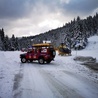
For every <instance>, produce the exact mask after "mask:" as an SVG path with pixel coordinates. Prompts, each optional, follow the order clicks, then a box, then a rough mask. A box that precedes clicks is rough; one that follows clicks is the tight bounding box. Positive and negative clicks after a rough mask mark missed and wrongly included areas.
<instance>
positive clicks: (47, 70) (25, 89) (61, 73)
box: [0, 36, 98, 98]
mask: <svg viewBox="0 0 98 98" xmlns="http://www.w3.org/2000/svg"><path fill="white" fill-rule="evenodd" d="M88 42H89V43H88V46H87V47H86V49H84V50H80V51H72V56H59V55H58V54H57V55H56V58H55V61H53V62H51V63H50V64H44V65H39V64H38V63H37V62H34V63H25V64H22V63H21V62H20V58H19V55H20V54H21V53H22V52H20V51H12V52H11V51H10V52H7V51H6V52H3V51H0V98H98V71H93V70H91V69H89V68H87V67H86V66H84V65H80V63H79V62H77V61H74V60H73V58H74V57H75V56H92V57H94V58H96V59H97V62H98V36H93V37H91V38H89V40H88Z"/></svg>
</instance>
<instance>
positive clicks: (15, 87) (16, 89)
mask: <svg viewBox="0 0 98 98" xmlns="http://www.w3.org/2000/svg"><path fill="white" fill-rule="evenodd" d="M22 78H23V65H22V64H20V69H19V73H17V74H15V77H14V84H13V98H19V96H20V95H21V93H22V91H21V89H20V86H21V81H22Z"/></svg>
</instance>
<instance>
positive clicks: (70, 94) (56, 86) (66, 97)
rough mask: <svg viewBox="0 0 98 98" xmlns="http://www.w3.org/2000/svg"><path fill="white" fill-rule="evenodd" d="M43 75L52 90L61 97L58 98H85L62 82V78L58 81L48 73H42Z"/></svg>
mask: <svg viewBox="0 0 98 98" xmlns="http://www.w3.org/2000/svg"><path fill="white" fill-rule="evenodd" d="M41 73H42V74H43V77H44V78H45V80H46V82H47V83H48V85H49V87H50V89H51V90H52V91H53V92H55V93H54V94H56V93H57V95H59V96H58V97H57V98H83V97H82V96H81V95H80V94H78V93H77V92H76V91H75V90H74V89H72V88H71V87H69V86H67V84H64V83H63V82H61V81H60V77H59V79H57V78H55V77H54V76H53V75H51V74H50V73H48V72H46V71H41ZM60 96H61V97H60Z"/></svg>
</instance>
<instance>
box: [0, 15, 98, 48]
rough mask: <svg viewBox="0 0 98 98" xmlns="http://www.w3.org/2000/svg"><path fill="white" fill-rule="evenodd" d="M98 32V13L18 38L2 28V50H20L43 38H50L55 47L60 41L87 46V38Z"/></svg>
mask: <svg viewBox="0 0 98 98" xmlns="http://www.w3.org/2000/svg"><path fill="white" fill-rule="evenodd" d="M95 34H98V14H97V13H96V15H94V16H93V17H92V16H89V17H87V18H86V19H80V17H79V16H78V17H77V19H74V20H72V21H71V22H69V23H66V24H65V25H64V26H63V27H59V28H57V29H53V30H49V31H47V32H44V33H42V34H39V35H36V36H29V37H21V38H17V37H15V36H14V35H12V38H9V37H8V36H5V35H4V30H3V29H2V30H0V50H11V49H12V48H14V49H15V50H20V49H21V48H28V47H31V46H32V44H34V43H42V42H43V40H46V41H47V40H49V41H51V42H52V44H53V45H54V46H55V47H58V46H59V45H60V43H64V44H66V45H67V46H68V47H69V48H74V49H75V46H76V44H77V43H80V42H81V43H82V44H83V45H84V46H83V47H84V48H85V46H86V42H85V41H87V38H89V37H90V36H93V35H95Z"/></svg>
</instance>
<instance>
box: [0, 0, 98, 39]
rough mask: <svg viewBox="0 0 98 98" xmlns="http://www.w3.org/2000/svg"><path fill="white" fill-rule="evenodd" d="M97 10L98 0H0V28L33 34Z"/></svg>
mask: <svg viewBox="0 0 98 98" xmlns="http://www.w3.org/2000/svg"><path fill="white" fill-rule="evenodd" d="M96 12H98V0H0V29H1V28H2V27H3V28H4V30H5V34H6V35H8V36H9V37H11V36H12V34H14V35H15V36H16V37H20V36H31V35H32V36H33V35H36V34H39V33H44V32H46V31H49V30H51V29H54V28H57V27H61V26H63V24H65V23H67V22H70V21H71V20H73V19H74V18H76V17H77V16H80V17H81V18H83V19H84V18H86V17H87V16H89V15H92V16H93V15H95V14H96Z"/></svg>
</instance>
